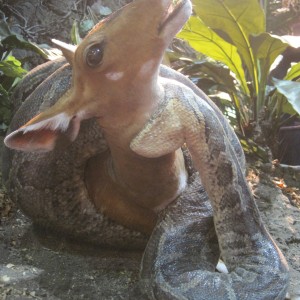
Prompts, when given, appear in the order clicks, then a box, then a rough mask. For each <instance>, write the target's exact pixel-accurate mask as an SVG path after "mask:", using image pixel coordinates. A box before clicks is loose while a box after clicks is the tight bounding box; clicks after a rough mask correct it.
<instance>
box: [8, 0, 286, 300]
mask: <svg viewBox="0 0 300 300" xmlns="http://www.w3.org/2000/svg"><path fill="white" fill-rule="evenodd" d="M171 2H172V1H169V0H152V1H151V2H149V0H137V1H135V2H133V3H132V4H130V5H128V6H127V7H126V8H125V9H124V11H122V10H121V11H120V12H119V13H117V14H116V15H114V16H113V17H112V18H110V19H109V21H108V22H107V25H106V24H105V25H104V26H103V24H102V23H101V24H100V25H101V26H100V25H99V26H96V27H95V29H94V30H93V31H92V33H91V34H90V35H89V36H88V37H87V38H86V40H85V41H84V42H83V44H82V46H81V45H80V46H79V48H78V49H79V52H76V53H79V54H80V53H83V54H84V53H86V50H85V47H87V46H86V45H89V44H88V42H89V39H91V40H95V39H96V37H97V38H99V37H100V38H102V36H103V34H102V31H101V30H104V33H105V32H106V28H107V31H108V32H109V33H111V32H112V33H113V30H114V28H115V29H116V32H119V31H121V32H122V26H119V27H118V26H117V25H118V20H120V22H125V20H127V21H128V19H126V18H125V17H124V18H122V15H126V14H128V15H130V16H132V17H136V18H138V17H139V16H140V11H145V7H148V6H149V9H150V6H151V12H152V10H153V11H154V17H153V18H155V20H154V21H153V20H152V19H151V20H149V22H148V23H146V25H145V26H148V27H149V26H150V25H151V26H152V24H154V25H155V21H158V22H159V26H156V25H157V24H156V25H155V26H156V27H155V28H154V29H153V34H155V35H157V34H158V38H157V39H153V37H151V35H149V36H150V41H151V43H155V42H156V41H158V44H157V45H154V46H153V49H154V50H155V51H154V50H153V51H152V52H151V51H150V54H149V55H153V53H157V49H158V47H160V48H159V49H161V53H160V56H159V57H156V61H155V60H153V59H152V57H150V58H151V59H150V60H149V57H148V58H147V57H146V58H145V60H146V63H145V61H143V63H144V64H143V65H142V67H140V66H139V67H140V68H137V69H138V71H137V72H138V73H137V74H135V73H134V71H132V70H135V69H134V66H131V68H128V69H126V71H127V73H128V74H130V75H132V73H133V78H134V79H133V81H132V82H130V81H128V82H129V83H130V84H131V86H132V87H136V81H137V80H138V76H141V84H144V83H145V79H144V78H143V76H146V75H147V76H150V75H152V77H151V78H150V79H152V80H153V82H154V83H155V85H154V86H151V85H150V86H151V88H153V90H155V91H156V90H159V93H158V94H155V95H159V96H158V99H154V100H155V101H156V102H155V104H156V105H153V107H155V109H154V110H153V111H151V112H150V113H149V115H151V114H152V113H153V112H154V113H153V115H152V117H151V118H150V120H149V121H148V122H147V123H146V125H145V122H144V123H143V126H144V125H145V127H144V128H139V130H137V132H136V133H137V134H136V135H135V138H133V140H132V138H131V137H130V141H129V144H130V147H131V149H132V150H133V151H134V152H136V153H137V154H138V155H139V156H138V157H136V156H133V154H132V153H131V152H129V153H130V155H129V157H130V158H131V157H134V159H136V161H137V162H138V163H139V165H138V167H139V169H138V170H140V167H141V166H143V163H144V162H145V163H146V162H147V160H144V159H143V157H147V158H149V159H153V160H152V161H150V162H153V163H155V162H157V161H156V159H158V165H159V162H160V160H159V159H160V158H164V157H169V156H168V155H170V153H175V152H176V151H178V149H179V151H180V148H181V147H183V146H184V145H183V144H184V143H186V145H187V148H188V150H186V151H183V156H184V160H185V168H186V170H187V173H188V178H187V184H186V186H185V189H184V190H183V191H182V192H181V193H180V195H178V196H177V197H176V199H175V200H173V201H172V202H171V203H170V204H169V205H168V206H167V207H166V208H165V209H161V210H160V211H159V212H157V223H156V225H155V227H154V230H153V232H152V234H151V237H150V239H149V241H148V244H147V247H146V250H145V253H144V258H143V261H142V267H141V288H142V290H143V291H144V292H145V294H146V295H147V296H148V297H149V298H150V299H283V298H284V296H285V293H286V290H287V287H288V278H289V276H288V268H287V264H286V261H285V259H284V257H283V256H282V254H281V252H280V250H279V249H278V248H277V246H276V245H275V243H274V242H273V240H272V238H271V237H270V236H269V234H268V232H267V231H266V229H265V227H264V225H263V224H262V222H261V219H260V217H259V213H258V210H257V207H256V205H255V203H254V200H253V196H252V194H251V191H250V190H249V187H248V185H247V182H246V180H245V176H244V173H245V158H244V154H243V151H242V148H241V145H240V143H239V141H238V138H237V137H236V135H235V133H234V131H233V130H232V128H231V127H230V125H229V124H228V121H227V120H226V119H225V117H224V116H223V115H222V113H221V112H220V111H219V109H218V108H217V107H216V106H215V105H214V104H213V103H212V101H211V100H210V99H208V98H207V96H206V95H205V94H204V93H203V92H202V91H201V90H199V89H198V88H197V87H196V86H194V85H193V83H192V82H190V81H189V80H188V79H187V78H185V77H184V76H183V75H181V74H179V73H178V72H176V71H173V70H171V69H170V68H168V67H165V66H160V67H159V62H160V60H161V56H162V53H163V50H164V47H166V46H167V42H164V43H165V44H166V45H164V44H162V42H161V40H162V39H164V40H166V41H169V40H170V36H173V35H174V34H175V33H176V32H175V31H176V30H178V29H179V28H180V27H181V26H182V25H183V23H184V22H185V20H186V18H187V17H188V16H189V14H190V13H191V3H190V1H188V0H182V1H179V2H178V3H179V4H177V5H176V7H175V9H174V10H173V12H174V13H171V14H169V15H168V14H165V11H169V9H168V7H169V5H170V3H171ZM139 9H140V11H139ZM162 10H163V11H162ZM135 11H136V15H135V14H134V13H135ZM146 11H147V10H146ZM149 13H150V10H149ZM159 13H160V14H161V15H162V16H163V20H162V21H161V20H160V19H159V16H157V15H158V14H159ZM149 18H150V17H149ZM144 19H145V18H142V21H144ZM142 21H141V22H142ZM116 24H117V25H116ZM122 24H123V23H122ZM149 24H150V25H149ZM134 26H135V24H134ZM174 26H175V29H174ZM110 27H111V28H112V31H111V32H110V31H109V28H110ZM148 27H146V28H148ZM119 28H120V30H119ZM176 28H177V29H176ZM118 30H119V31H118ZM98 31H99V36H98ZM149 32H150V30H149ZM112 33H111V34H112ZM142 37H144V36H142ZM142 37H141V36H140V37H139V38H140V39H142ZM109 42H110V40H109V39H108V38H107V40H106V44H107V45H108V46H109V45H110V43H109ZM114 43H115V41H113V43H111V44H112V45H113V46H114ZM124 43H125V42H124ZM100 45H101V47H102V46H103V43H102V44H100ZM145 45H146V46H149V40H147V36H146V41H145ZM162 45H164V47H163V46H162ZM113 46H111V47H112V48H111V49H113V50H115V49H116V48H113ZM142 46H143V45H142ZM142 46H141V49H142ZM80 47H81V48H80ZM135 48H136V47H135ZM87 49H88V48H87ZM131 50H132V51H134V50H135V49H134V48H131ZM76 51H78V50H76ZM80 51H81V52H80ZM76 53H75V58H76V59H78V57H80V55H79V54H78V55H77V56H76ZM104 58H105V56H104ZM147 59H148V60H147ZM108 60H109V59H108ZM79 62H80V64H81V65H80V67H78V68H77V69H76V67H77V66H76V64H74V65H72V67H71V66H70V65H69V64H68V63H66V61H65V60H64V59H60V60H57V61H54V62H50V63H46V64H45V65H42V66H40V67H38V68H37V69H35V70H33V71H32V72H31V73H30V74H29V75H28V76H27V77H25V79H24V80H23V81H22V82H21V84H20V85H19V87H18V88H17V90H16V91H15V94H14V97H13V98H14V102H15V104H16V106H17V107H18V106H20V107H19V108H18V109H17V112H16V114H15V116H14V119H13V121H12V124H11V126H10V129H9V131H10V132H12V133H11V134H10V135H9V137H8V141H10V139H12V138H14V137H16V138H19V137H21V138H22V137H23V135H24V136H25V134H26V133H28V132H29V134H30V133H31V132H30V130H31V129H30V130H27V131H26V130H25V129H24V126H23V127H21V126H22V125H23V124H25V123H26V122H27V121H28V120H30V119H32V118H33V117H34V116H35V115H36V114H38V113H39V112H41V111H44V110H46V111H47V109H48V108H49V107H51V108H52V107H53V106H55V105H56V104H57V103H59V101H60V99H61V98H63V97H64V96H63V95H65V94H66V93H68V91H69V90H72V89H73V88H74V85H76V84H78V85H79V84H82V85H84V84H86V86H84V87H86V89H87V88H89V89H91V87H94V86H95V85H99V84H100V82H99V81H97V80H98V78H97V77H96V76H95V70H97V68H99V74H100V75H101V74H102V73H101V72H102V69H101V67H102V66H101V65H100V66H97V68H96V67H93V68H92V69H91V70H90V69H87V70H88V71H85V72H86V73H85V75H87V76H86V77H88V76H90V73H91V74H92V75H91V76H90V77H88V78H87V79H86V81H87V82H83V80H84V79H85V78H80V72H83V71H82V70H85V68H87V67H86V66H85V65H83V63H82V62H81V60H79ZM149 62H150V63H149ZM156 62H157V70H156V69H155V67H156V64H155V63H156ZM104 65H105V63H104ZM149 65H150V66H151V68H152V69H151V68H150V69H151V70H152V71H153V74H150V75H149V74H147V72H146V71H147V70H148V69H149ZM125 66H126V65H125ZM74 69H75V71H74ZM158 69H159V76H157V73H158ZM76 72H77V73H76ZM93 72H94V73H93ZM103 72H104V71H103ZM105 72H107V71H105ZM123 73H125V74H126V72H125V71H124V72H115V71H114V72H109V73H104V75H105V76H106V79H109V80H110V83H112V84H114V83H115V84H116V86H117V84H118V80H119V78H121V77H122V76H123ZM72 74H73V76H72ZM74 74H75V76H74ZM78 74H79V75H78ZM145 74H146V75H145ZM100 75H98V76H100ZM76 76H77V77H76ZM72 77H73V78H72ZM128 77H129V75H128ZM78 78H79V79H80V81H79V82H77V81H76V80H77V79H78ZM147 78H148V79H149V77H147ZM153 78H154V79H153ZM125 79H126V76H125ZM93 80H94V81H93ZM74 82H75V83H74ZM82 82H83V83H82ZM108 82H109V81H108ZM125 82H126V81H125ZM128 82H127V84H129V83H128ZM146 82H147V81H146ZM104 88H105V87H104ZM132 89H134V88H132ZM83 90H84V89H83ZM138 91H139V90H133V91H129V92H128V93H126V95H127V96H126V97H125V96H124V97H125V100H128V99H130V100H132V99H133V100H136V99H134V97H133V96H134V95H136V94H137V95H138ZM100 92H101V91H100ZM97 93H99V91H98V90H97ZM147 94H151V90H150V89H149V91H148V90H147V91H146V93H144V95H147ZM107 95H110V93H109V92H108V93H107V94H104V93H103V94H100V96H98V94H97V97H99V99H97V100H98V101H99V102H101V101H104V100H105V96H106V97H108V96H107ZM128 95H130V97H132V99H131V98H130V97H129V96H128ZM80 99H81V98H80ZM24 100H25V101H24ZM71 100H72V99H71ZM76 100H77V101H78V99H77V98H76ZM84 100H85V101H86V102H87V103H88V102H89V101H91V100H94V98H93V97H91V99H84ZM110 100H111V99H110ZM113 100H115V99H113ZM120 100H123V99H120ZM137 100H138V101H140V99H139V98H138V99H137ZM22 101H24V102H23V103H22ZM138 103H140V102H138ZM77 104H78V103H76V102H75V103H74V104H73V105H74V106H76V105H77ZM84 104H85V102H84ZM120 105H122V101H121V102H120ZM147 113H148V112H147ZM75 117H76V115H75ZM148 119H149V118H148ZM101 122H102V120H101V119H100V121H99V122H98V121H97V120H95V119H87V120H84V121H82V122H81V128H80V131H79V135H78V136H77V138H76V140H75V141H74V142H72V143H70V142H66V140H65V139H62V140H59V145H57V147H56V148H55V149H54V150H53V151H51V152H46V153H31V152H21V151H15V150H10V149H8V148H6V149H5V153H4V164H3V165H4V178H5V180H6V182H7V185H8V190H9V193H10V196H11V197H12V198H13V199H14V200H15V201H16V202H17V203H18V204H19V205H20V207H21V208H22V210H23V211H24V212H25V214H26V215H28V216H29V217H30V218H31V219H32V220H33V223H34V224H37V225H39V226H42V227H44V228H45V227H46V228H50V229H52V230H55V231H56V232H60V233H62V234H63V235H68V236H71V237H73V238H76V239H79V240H81V241H88V242H93V243H97V244H100V245H106V246H113V247H123V248H137V247H138V248H141V247H144V246H145V244H146V242H147V239H148V238H149V236H147V235H145V234H142V233H141V232H139V231H134V230H130V229H129V228H127V227H126V226H123V225H121V224H119V223H118V222H117V220H115V221H113V220H111V219H110V218H109V217H107V216H106V214H105V212H102V211H101V210H99V209H97V207H96V206H95V205H94V203H93V200H92V199H91V196H90V194H89V191H88V188H87V181H88V179H89V178H87V176H88V175H87V174H88V173H87V168H88V165H89V164H90V162H91V161H93V159H94V158H95V157H98V158H99V159H100V162H101V161H103V162H104V165H105V166H106V167H107V164H109V163H110V162H111V161H114V160H116V161H117V160H118V157H115V155H116V154H115V153H117V154H118V153H121V152H114V151H115V149H114V148H113V146H114V145H113V142H114V140H113V139H110V138H111V136H109V135H106V136H105V130H106V128H105V126H103V127H101V126H102V123H101ZM31 124H32V123H31ZM58 125H59V124H58ZM30 126H32V125H30ZM18 128H19V129H18ZM25 128H26V125H25ZM31 128H32V127H31ZM37 128H38V130H40V129H41V128H42V127H37ZM121 129H122V128H121V127H120V130H121ZM125 133H126V132H125ZM105 137H107V138H109V139H110V141H108V140H107V139H106V138H105ZM131 140H132V141H131ZM29 142H30V141H29ZM130 142H131V143H130ZM128 148H129V146H128ZM132 150H130V151H132ZM127 151H128V150H127ZM189 153H190V154H189ZM190 155H191V156H190ZM125 157H126V156H125ZM191 157H192V160H191ZM148 162H149V161H148ZM125 163H126V161H125ZM129 167H134V166H132V165H130V164H129ZM194 167H195V168H196V170H195V168H194ZM107 168H108V170H111V169H109V166H108V167H107ZM160 171H162V172H163V171H164V170H160ZM162 174H165V173H162ZM143 175H144V174H143ZM107 176H110V174H107ZM165 176H168V173H166V174H165ZM112 177H113V176H112ZM133 178H135V177H133ZM125 179H126V178H125ZM153 179H154V178H149V184H151V181H152V180H153ZM125 182H126V181H125ZM166 182H167V181H166ZM121 183H124V181H121ZM101 184H102V182H99V184H98V185H99V189H100V192H101V189H103V190H104V189H105V188H106V186H105V185H104V186H102V185H101ZM167 188H168V187H167V186H166V189H167ZM148 192H149V191H148V189H147V190H145V193H148ZM150 192H152V191H150ZM141 197H143V194H142V196H141ZM129 200H130V199H129ZM141 200H143V199H141ZM116 209H117V207H116ZM220 253H221V256H222V258H223V260H224V261H225V263H226V265H227V267H228V269H229V274H220V273H216V272H215V266H216V264H217V261H218V259H219V255H220ZM145 297H146V296H145Z"/></svg>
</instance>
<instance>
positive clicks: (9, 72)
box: [0, 55, 26, 77]
mask: <svg viewBox="0 0 300 300" xmlns="http://www.w3.org/2000/svg"><path fill="white" fill-rule="evenodd" d="M1 73H2V74H3V75H6V76H8V77H21V76H23V75H24V74H25V73H26V70H24V69H23V68H22V67H21V62H20V61H18V60H17V59H16V58H15V57H13V56H11V55H10V56H8V57H7V58H6V59H5V60H4V61H0V74H1Z"/></svg>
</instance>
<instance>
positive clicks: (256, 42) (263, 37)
mask: <svg viewBox="0 0 300 300" xmlns="http://www.w3.org/2000/svg"><path fill="white" fill-rule="evenodd" d="M250 44H251V48H252V49H253V55H254V59H255V61H257V64H258V66H259V68H258V82H259V89H258V95H257V110H258V112H259V111H260V110H261V108H262V107H263V106H264V100H265V88H266V84H267V78H268V75H269V72H270V68H271V65H272V64H273V62H274V61H275V59H276V58H277V57H278V55H280V54H281V53H282V52H283V51H284V50H285V49H286V48H287V46H288V43H286V42H284V41H283V40H281V39H280V38H279V37H277V36H275V35H271V34H269V33H266V32H264V33H261V34H259V35H255V36H254V35H250Z"/></svg>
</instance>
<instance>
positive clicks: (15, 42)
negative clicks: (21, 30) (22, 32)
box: [1, 35, 47, 58]
mask: <svg viewBox="0 0 300 300" xmlns="http://www.w3.org/2000/svg"><path fill="white" fill-rule="evenodd" d="M1 43H2V44H3V45H4V46H5V47H6V49H7V51H8V52H9V51H10V50H13V49H15V48H18V49H26V50H32V51H34V52H36V53H38V54H39V55H41V56H42V57H44V58H47V54H46V53H45V52H44V51H43V49H41V48H40V47H39V46H37V45H36V44H34V43H31V42H27V41H25V40H24V39H23V38H22V37H21V36H18V35H10V36H8V37H6V38H4V39H3V40H2V41H1Z"/></svg>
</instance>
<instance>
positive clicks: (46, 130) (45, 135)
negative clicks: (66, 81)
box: [4, 113, 80, 152]
mask: <svg viewBox="0 0 300 300" xmlns="http://www.w3.org/2000/svg"><path fill="white" fill-rule="evenodd" d="M79 129H80V119H79V118H77V117H76V116H74V117H70V116H68V115H67V114H65V113H60V114H58V115H55V116H53V117H50V118H47V119H44V117H43V113H41V114H40V115H37V116H36V117H35V118H33V119H32V120H30V121H29V122H28V123H27V124H25V125H24V126H22V127H21V128H19V129H17V130H15V131H13V132H12V133H10V134H9V135H8V136H7V137H6V138H5V139H4V143H5V145H6V146H7V147H9V148H12V149H15V150H22V151H27V152H29V151H36V152H46V151H51V150H53V149H54V147H55V145H57V144H58V143H59V142H62V141H64V142H65V141H66V140H67V139H68V140H70V141H73V140H75V138H76V137H77V135H78V132H79ZM66 138H67V139H66Z"/></svg>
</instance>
